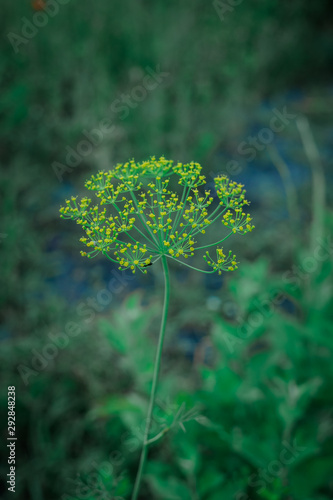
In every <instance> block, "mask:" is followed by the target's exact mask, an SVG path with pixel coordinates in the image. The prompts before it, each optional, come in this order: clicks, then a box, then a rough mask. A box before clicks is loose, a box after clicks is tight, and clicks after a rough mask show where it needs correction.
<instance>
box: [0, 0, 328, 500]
mask: <svg viewBox="0 0 333 500" xmlns="http://www.w3.org/2000/svg"><path fill="white" fill-rule="evenodd" d="M222 3H224V4H226V5H228V2H227V1H226V2H220V3H219V4H217V3H216V2H215V3H212V2H204V1H203V0H195V1H194V0H192V1H191V2H190V1H183V2H181V3H179V2H175V1H168V2H163V1H162V0H155V1H154V2H153V1H148V0H142V1H138V2H127V1H119V0H114V1H112V2H109V1H106V0H99V2H95V3H92V2H88V1H87V0H81V1H80V2H79V1H77V0H70V1H69V2H68V3H67V4H65V3H64V4H60V3H59V4H57V5H58V7H59V9H58V13H57V14H56V15H54V16H53V17H52V16H47V23H46V25H45V26H42V27H40V28H38V29H37V31H36V32H35V34H34V35H33V36H31V38H26V37H25V40H26V41H25V42H22V43H20V44H19V46H18V45H15V42H13V40H14V39H13V36H12V35H10V36H9V34H10V33H12V34H13V33H14V34H16V35H19V36H24V33H23V32H22V29H23V26H25V25H26V24H27V21H28V23H29V22H32V21H34V20H35V19H37V18H36V17H34V16H35V15H36V13H43V12H45V5H44V4H43V2H33V3H32V4H31V3H30V2H29V1H28V0H25V1H23V0H22V1H21V2H16V3H13V2H12V1H10V0H3V2H2V6H1V11H2V12H1V18H0V24H1V31H2V33H3V37H2V39H1V47H0V50H1V62H0V82H1V83H0V85H1V93H0V132H1V149H0V161H1V174H0V175H1V182H0V191H1V195H0V200H1V213H2V217H1V226H0V233H1V234H0V263H1V264H0V265H1V277H2V283H3V285H2V287H1V292H0V302H1V327H0V333H1V363H0V370H1V380H2V384H1V393H0V404H1V410H2V411H1V422H2V423H4V424H2V426H1V429H2V437H3V440H4V441H5V439H6V437H7V429H6V420H7V419H6V414H7V387H8V386H12V385H15V386H16V393H17V403H16V404H17V406H16V412H17V436H18V441H17V450H16V451H17V469H16V470H17V485H16V490H17V491H16V494H15V495H16V498H19V499H22V500H23V499H24V500H25V499H29V500H30V499H31V500H44V499H47V500H53V499H61V500H81V499H86V500H97V499H111V498H116V497H122V498H126V499H127V498H129V494H130V491H131V487H132V484H133V479H134V477H135V472H136V467H137V462H138V457H139V451H140V439H141V438H142V433H143V424H144V418H145V413H146V406H147V395H148V390H149V381H150V377H151V372H152V363H153V354H154V350H155V339H156V332H157V328H158V321H159V314H160V308H161V297H160V286H159V285H160V280H161V275H160V269H159V268H156V269H152V268H151V269H150V270H149V271H150V272H149V274H148V275H147V276H144V277H136V278H135V279H129V278H128V277H124V276H122V275H119V274H118V275H117V274H114V271H115V270H114V269H112V268H111V267H110V265H109V264H108V263H107V262H104V261H103V260H100V259H96V260H93V261H91V262H87V261H86V260H85V259H83V258H81V257H80V255H79V248H80V244H79V243H78V238H79V233H78V232H76V230H75V229H74V228H73V225H72V224H71V223H70V222H69V223H68V224H66V223H65V222H64V221H61V220H60V219H59V214H58V209H59V205H60V204H62V203H63V200H64V198H65V197H68V196H69V195H71V194H72V193H75V194H76V193H77V192H78V191H79V192H80V191H81V190H82V186H83V180H84V179H85V178H86V177H87V176H88V175H91V173H93V172H94V171H96V170H98V169H107V168H109V167H110V166H112V165H114V164H115V163H117V162H123V161H125V160H127V159H128V158H132V157H134V158H136V159H137V160H143V159H145V158H146V157H147V156H149V155H152V154H155V155H160V154H165V155H166V157H170V158H173V159H175V160H176V161H177V160H179V161H185V162H187V161H191V160H195V161H198V162H200V163H201V164H202V165H203V166H204V170H205V172H204V173H205V175H206V176H207V182H208V183H210V184H211V183H212V180H213V177H214V174H215V173H218V172H221V171H225V172H227V173H228V174H229V175H230V176H231V177H233V178H234V179H235V180H237V181H238V182H243V183H244V184H245V185H246V188H247V190H248V195H249V198H250V200H251V202H252V205H251V213H252V214H253V215H254V217H255V218H254V223H255V225H256V230H255V231H254V232H253V233H251V235H248V236H247V238H246V241H245V240H242V239H241V240H240V241H239V240H237V239H235V244H234V246H233V247H232V249H233V250H234V251H235V253H236V254H237V255H238V258H239V260H240V261H241V264H240V269H239V271H237V272H235V273H232V275H231V274H230V275H228V276H223V277H222V278H220V277H213V278H212V277H210V278H209V279H206V278H204V277H202V275H197V274H196V273H194V272H193V273H192V272H187V271H185V270H184V269H183V268H181V267H179V266H174V267H173V268H172V270H171V272H172V297H173V301H172V311H171V314H170V320H169V326H168V338H167V343H166V346H165V357H164V361H163V368H162V376H161V386H160V390H159V405H158V407H157V409H156V414H155V418H154V427H155V429H156V433H158V432H160V431H162V430H166V429H167V428H169V427H170V430H169V431H168V432H166V433H165V436H164V438H163V440H161V441H158V442H157V443H156V445H155V446H154V448H153V449H152V451H151V453H150V457H149V458H150V460H149V466H148V468H147V474H146V477H145V479H146V481H145V486H144V488H143V490H142V499H147V498H149V499H163V500H169V499H170V500H171V499H174V500H176V499H181V500H187V499H194V500H220V499H221V498H225V499H236V500H246V499H251V500H252V499H253V500H256V499H266V500H290V499H292V500H328V499H330V498H332V496H333V483H332V476H331V471H332V470H333V454H332V445H333V414H332V413H333V412H332V398H333V396H332V390H331V387H332V383H333V369H332V349H333V341H332V315H333V313H332V311H333V307H332V306H333V299H332V282H333V281H332V274H333V271H332V265H333V264H332V243H331V240H330V235H331V234H332V225H333V219H332V210H331V203H332V194H331V192H332V189H331V187H332V134H333V129H332V120H331V109H332V104H333V93H332V74H331V68H332V62H333V38H332V24H333V18H332V9H331V8H330V7H331V5H330V2H329V1H328V0H317V1H316V2H304V1H301V0H294V1H293V2H288V1H287V0H279V1H278V0H247V1H244V2H240V3H239V5H237V6H235V7H232V8H231V9H230V10H228V11H227V12H226V14H225V16H224V18H223V19H222V17H223V16H222V14H221V4H222ZM39 9H40V10H39ZM26 20H27V21H26ZM37 24H38V21H37ZM16 40H17V39H16ZM15 47H16V50H14V49H15ZM152 71H157V73H159V72H162V73H163V75H162V76H161V77H160V81H158V85H157V86H156V87H155V88H154V89H151V90H148V91H147V92H146V95H145V97H144V98H143V99H141V97H140V95H142V91H141V94H140V92H139V91H136V90H135V88H136V87H137V86H139V87H141V88H142V85H143V82H144V81H145V80H144V79H145V76H146V75H147V74H149V72H152ZM124 94H130V96H132V98H131V104H130V105H128V104H127V105H125V108H123V109H122V111H120V108H119V105H120V104H123V105H124V103H123V102H122V103H119V101H122V100H123V99H126V97H125V98H124V97H123V95H124ZM133 95H134V98H133ZM135 96H139V97H137V98H135ZM140 99H141V100H140ZM126 106H127V107H126ZM285 107H286V109H287V112H288V113H289V114H290V115H292V116H293V118H291V119H290V120H289V122H288V124H285V127H283V129H282V130H281V131H280V132H278V133H274V137H273V139H272V140H271V141H270V142H269V144H266V145H263V143H262V142H260V143H259V145H260V150H256V151H255V157H254V158H252V159H250V155H249V154H244V148H243V149H240V147H241V146H240V145H241V144H242V143H243V142H244V141H245V142H246V143H248V141H249V137H250V138H251V137H254V138H258V137H264V136H263V135H262V130H263V128H267V127H269V124H270V120H271V119H272V117H273V116H274V113H276V110H278V111H280V112H283V109H284V108H285ZM125 110H126V111H125ZM274 110H275V111H274ZM125 115H126V116H125ZM303 117H306V118H305V119H304V118H303ZM106 119H108V120H110V121H111V122H112V124H113V125H114V127H113V129H112V130H111V131H110V132H109V133H105V134H103V138H102V140H101V141H100V144H99V145H98V146H96V147H93V148H92V150H91V152H90V153H89V154H86V155H85V156H84V155H83V156H82V155H81V157H80V158H79V160H77V163H78V164H77V166H76V167H75V168H71V169H68V168H67V169H66V170H64V171H63V172H62V175H60V176H59V167H55V162H57V163H58V164H60V163H61V164H62V165H65V166H66V167H68V165H66V155H67V154H68V149H67V148H68V147H69V148H74V150H76V149H77V147H78V145H79V143H80V141H82V140H83V139H85V138H86V137H85V135H84V131H88V132H91V130H92V129H97V128H99V126H100V123H101V121H102V120H106ZM263 146H264V147H263ZM230 162H233V163H230ZM57 172H58V175H57ZM318 238H319V240H318ZM243 241H245V245H244V244H243ZM319 241H320V242H321V243H320V245H321V249H320V250H318V248H319V247H318V245H319V243H318V242H319ZM119 276H120V277H119ZM111 279H113V280H115V281H114V282H113V283H114V284H115V286H113V287H112V292H111V293H112V296H111V299H110V295H105V292H103V290H105V288H107V287H109V285H110V280H111ZM108 289H109V291H110V287H109V288H108ZM274 298H275V300H274ZM73 325H74V326H73ZM50 345H51V348H50V347H49V346H50ZM52 346H53V348H52ZM54 346H56V347H54ZM29 370H30V371H29ZM184 430H185V431H186V432H184ZM1 453H2V459H1V474H2V477H5V475H6V474H7V473H8V464H7V449H5V447H2V450H1ZM2 488H3V490H2V491H1V496H2V498H11V496H10V495H11V494H10V493H8V491H7V490H6V486H5V485H3V486H2Z"/></svg>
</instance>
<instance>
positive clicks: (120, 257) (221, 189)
mask: <svg viewBox="0 0 333 500" xmlns="http://www.w3.org/2000/svg"><path fill="white" fill-rule="evenodd" d="M201 170H202V167H201V165H200V164H199V163H195V162H191V163H188V164H182V163H177V164H174V163H173V161H171V160H167V159H165V158H164V157H163V156H162V157H161V158H159V159H156V158H155V157H154V156H152V157H151V158H150V159H149V160H147V161H143V162H135V161H134V160H130V161H128V162H127V163H124V164H118V165H116V166H115V167H114V168H113V169H112V170H110V171H101V172H98V173H97V174H96V175H93V176H92V177H91V178H90V179H89V180H87V182H86V183H85V186H86V188H87V189H88V190H90V191H93V192H94V194H95V196H96V198H97V204H93V203H92V200H91V199H90V198H86V197H85V198H82V199H81V200H77V197H72V198H71V199H70V200H67V201H66V206H65V207H61V209H60V213H61V217H63V218H68V219H72V220H75V221H76V223H77V224H79V225H80V226H81V227H82V229H83V231H84V232H85V236H84V237H82V238H81V239H80V241H81V242H82V243H83V244H84V245H85V247H86V249H85V250H83V251H81V254H82V255H83V256H86V257H88V258H92V257H95V256H96V255H98V254H99V253H102V254H103V255H105V256H106V257H107V258H108V259H110V260H111V261H112V262H114V263H116V264H117V265H118V267H119V269H121V270H123V269H131V271H132V272H133V273H135V271H136V270H140V271H141V272H143V273H146V272H147V270H146V267H147V266H149V265H151V264H153V263H154V262H156V261H157V260H159V259H160V258H161V257H162V256H166V257H168V258H172V259H174V260H177V261H180V262H182V263H183V264H185V265H188V264H186V263H185V260H186V259H188V258H189V257H191V256H193V255H194V254H195V252H196V251H197V250H198V251H199V250H203V249H205V248H208V247H211V246H217V245H219V244H220V243H221V242H222V241H224V240H226V239H227V238H228V237H229V236H230V235H232V234H233V233H238V234H241V235H244V234H246V233H248V232H249V231H252V229H253V228H254V226H253V225H252V224H251V221H252V218H251V217H250V215H249V214H247V213H245V212H244V207H245V206H246V205H248V201H247V200H246V199H245V190H244V189H243V187H244V186H243V185H242V184H238V183H236V182H234V181H231V180H229V179H228V178H227V176H225V175H222V176H218V177H216V178H215V189H216V194H217V197H218V200H219V201H218V205H217V206H215V205H216V203H215V201H214V198H213V196H212V195H211V193H210V191H209V190H207V189H202V188H201V186H203V185H204V184H205V181H206V179H205V176H204V175H202V174H201ZM171 176H176V177H178V184H179V185H181V186H182V193H181V194H178V193H177V192H174V191H172V190H171V189H170V188H169V182H170V177H171ZM218 222H219V223H220V224H222V227H221V229H222V230H224V231H227V234H226V236H225V237H223V238H219V241H217V242H216V243H214V244H212V245H206V246H201V247H198V246H197V238H198V236H199V235H200V234H205V233H206V232H207V231H208V230H210V228H211V226H213V225H214V232H215V233H217V232H219V230H218V229H217V227H216V225H217V223H218ZM216 254H217V258H216V259H215V260H214V259H212V258H211V257H210V256H209V253H206V254H205V255H204V259H205V261H206V263H207V265H208V266H210V267H211V268H212V271H203V270H202V272H215V271H218V272H219V273H221V272H222V271H233V270H234V269H237V262H236V257H235V256H234V255H232V254H231V252H229V254H228V257H226V256H225V255H224V253H223V249H222V248H217V249H216ZM189 267H191V266H189Z"/></svg>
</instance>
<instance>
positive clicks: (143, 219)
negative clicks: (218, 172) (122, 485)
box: [60, 157, 254, 500]
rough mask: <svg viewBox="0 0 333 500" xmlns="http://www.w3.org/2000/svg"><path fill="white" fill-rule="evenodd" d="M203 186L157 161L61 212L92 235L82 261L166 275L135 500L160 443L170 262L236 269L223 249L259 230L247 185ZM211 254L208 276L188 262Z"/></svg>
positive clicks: (193, 170) (125, 171)
mask: <svg viewBox="0 0 333 500" xmlns="http://www.w3.org/2000/svg"><path fill="white" fill-rule="evenodd" d="M172 175H174V176H176V177H177V178H178V184H180V185H181V186H182V193H181V195H179V194H178V193H177V192H175V191H173V190H171V189H170V188H169V183H170V177H171V176H172ZM204 184H205V176H204V175H201V166H200V165H199V164H198V163H194V162H191V163H189V164H182V163H177V164H174V163H173V161H170V160H166V159H165V158H164V157H161V158H160V159H158V160H157V159H156V158H155V157H151V158H150V159H149V160H148V161H144V162H141V163H136V162H135V161H134V160H130V161H129V162H127V163H125V164H119V165H117V166H116V167H115V168H114V169H113V170H110V171H108V172H105V171H101V172H99V173H98V174H97V175H93V176H92V177H91V179H89V180H88V181H87V182H86V187H87V188H88V189H89V190H91V191H94V192H95V194H96V196H97V198H98V199H99V203H98V204H97V205H93V204H92V200H91V199H89V198H83V199H81V201H77V198H76V197H72V198H71V200H67V202H66V206H65V207H61V209H60V213H61V217H63V218H68V219H73V220H75V221H76V222H77V224H79V225H80V226H81V227H82V229H83V230H84V231H85V233H86V234H85V236H84V237H82V238H81V239H80V241H81V242H82V243H83V244H84V245H85V246H86V247H87V248H86V250H85V251H82V252H81V254H82V255H83V256H87V257H88V258H92V257H95V256H96V255H98V254H99V253H102V254H103V255H105V256H106V257H107V258H108V259H109V260H111V261H112V262H113V263H115V264H117V265H118V267H119V269H121V270H124V269H130V270H131V271H132V272H133V273H135V272H136V271H137V270H139V271H141V272H143V273H146V272H147V267H149V266H151V265H152V264H154V263H156V262H157V261H158V260H161V263H162V267H163V271H164V285H165V293H164V306H163V314H162V321H161V328H160V334H159V340H158V347H157V352H156V359H155V365H154V373H153V380H152V388H151V394H150V402H149V408H148V415H147V421H146V422H147V423H146V428H145V433H144V441H143V448H142V453H141V458H140V464H139V469H138V473H137V477H136V481H135V485H134V490H133V495H132V500H136V499H137V497H138V493H139V488H140V484H141V480H142V474H143V469H144V465H145V461H146V458H147V451H148V446H149V444H151V443H152V442H154V441H155V437H151V436H150V423H151V419H152V413H153V409H154V402H155V395H156V389H157V381H158V374H159V369H160V363H161V355H162V348H163V340H164V335H165V328H166V321H167V314H168V307H169V295H170V281H169V270H168V259H173V260H175V261H176V262H179V263H181V264H184V265H185V266H187V267H189V268H191V269H195V270H197V271H200V272H203V273H214V272H216V271H217V272H218V273H219V274H221V273H222V271H233V270H235V269H237V261H236V256H235V255H233V253H232V252H231V251H229V252H224V250H223V248H222V247H220V246H219V245H220V244H221V243H222V242H223V241H225V240H226V239H227V238H229V236H231V235H232V234H233V233H238V234H241V235H244V234H246V233H247V232H249V231H252V229H253V227H254V226H253V225H252V224H251V217H250V216H249V215H248V214H246V213H245V212H244V206H245V205H247V204H248V202H247V200H246V199H245V190H244V189H243V186H242V185H241V184H237V183H236V182H233V181H230V180H229V179H228V178H227V177H226V176H224V175H223V176H218V177H216V178H215V189H216V195H217V202H216V199H215V198H214V197H213V196H211V193H210V191H208V190H206V189H203V190H202V189H201V186H203V185H204ZM218 222H219V223H222V229H224V230H226V231H225V232H226V234H225V235H224V236H223V237H219V238H217V239H218V241H216V242H215V243H212V244H207V245H204V246H197V241H196V239H197V237H198V236H199V235H201V234H205V233H206V231H207V230H212V227H214V231H215V232H216V233H217V234H220V233H219V229H217V227H216V226H217V223H218ZM221 236H222V235H221ZM211 247H215V257H212V256H211V255H210V254H209V251H208V250H206V249H207V248H211ZM205 250H206V252H205V253H204V254H203V258H204V260H205V262H206V264H207V266H208V267H209V268H210V269H209V270H208V269H197V268H195V267H193V266H191V265H190V264H188V262H187V259H188V258H189V257H192V256H193V255H194V254H195V252H196V251H201V252H202V251H205Z"/></svg>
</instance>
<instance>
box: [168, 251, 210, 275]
mask: <svg viewBox="0 0 333 500" xmlns="http://www.w3.org/2000/svg"><path fill="white" fill-rule="evenodd" d="M167 257H169V258H170V259H172V260H175V261H176V262H179V264H183V266H186V267H189V268H190V269H194V270H195V271H199V272H200V273H205V274H212V273H215V271H214V269H213V270H212V271H204V270H203V269H198V268H197V267H193V266H190V264H186V262H183V261H181V260H178V259H176V258H175V257H171V255H167Z"/></svg>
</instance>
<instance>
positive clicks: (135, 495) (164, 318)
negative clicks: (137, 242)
mask: <svg viewBox="0 0 333 500" xmlns="http://www.w3.org/2000/svg"><path fill="white" fill-rule="evenodd" d="M162 266H163V272H164V290H165V291H164V305H163V313H162V321H161V328H160V335H159V339H158V346H157V351H156V357H155V366H154V374H153V384H152V389H151V393H150V401H149V408H148V414H147V420H146V428H145V432H144V439H143V447H142V451H141V457H140V464H139V469H138V472H137V476H136V479H135V484H134V489H133V494H132V500H137V498H138V494H139V490H140V485H141V481H142V475H143V470H144V467H145V463H146V459H147V452H148V444H149V443H148V436H149V431H150V425H151V420H152V414H153V409H154V403H155V396H156V389H157V382H158V375H159V371H160V365H161V357H162V350H163V341H164V335H165V327H166V322H167V316H168V309H169V297H170V279H169V269H168V264H167V260H166V258H165V255H163V256H162Z"/></svg>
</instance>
